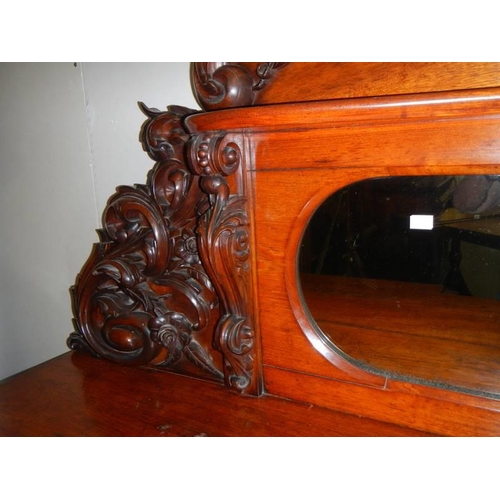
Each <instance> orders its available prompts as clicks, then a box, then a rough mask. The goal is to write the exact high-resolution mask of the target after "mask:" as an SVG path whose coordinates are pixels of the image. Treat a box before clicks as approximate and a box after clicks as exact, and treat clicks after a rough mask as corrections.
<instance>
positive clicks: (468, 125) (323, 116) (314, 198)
mask: <svg viewBox="0 0 500 500" xmlns="http://www.w3.org/2000/svg"><path fill="white" fill-rule="evenodd" d="M282 71H285V68H283V70H282ZM186 123H187V126H188V127H189V129H190V131H191V132H193V133H197V134H203V133H206V132H207V131H209V130H213V129H215V130H231V131H233V132H232V134H233V136H240V135H241V136H243V137H244V138H245V140H246V141H247V142H248V146H247V148H248V150H249V155H248V157H247V158H246V159H245V161H244V164H243V168H244V169H245V170H246V172H247V176H248V178H249V179H250V181H251V185H252V192H251V210H252V214H253V215H252V224H253V227H254V228H255V233H254V234H255V247H254V248H253V251H254V252H255V263H256V273H255V276H256V278H255V288H256V293H257V296H258V309H259V320H258V324H259V325H260V332H261V342H262V360H263V370H264V384H265V389H266V391H267V392H268V393H272V394H276V395H280V396H283V397H287V398H291V399H295V400H299V401H304V402H310V403H312V404H321V405H324V406H326V407H329V408H331V409H334V410H340V411H347V412H349V413H353V414H357V415H364V416H366V417H370V418H375V419H380V420H383V421H386V422H391V423H397V424H399V425H407V426H410V427H414V428H418V429H420V430H425V431H428V432H434V433H437V434H443V435H468V436H469V435H498V434H500V401H499V400H498V399H496V398H495V397H484V395H483V394H481V393H480V389H479V390H478V391H476V392H474V391H470V390H469V391H457V390H450V387H447V386H446V384H444V383H441V384H440V383H436V384H435V385H434V386H432V385H430V384H429V385H426V384H422V383H418V382H415V381H412V380H410V379H406V378H404V377H403V378H399V379H398V377H392V376H387V374H381V373H375V372H373V371H371V370H367V369H366V368H363V367H362V366H360V363H354V362H352V361H351V360H349V358H347V357H346V356H345V355H343V354H342V352H341V351H340V349H332V347H331V345H328V344H327V343H326V342H324V340H323V339H322V337H321V335H319V334H318V331H317V329H316V327H315V326H314V324H312V323H311V318H310V317H309V315H308V313H307V311H306V310H305V308H304V304H303V299H302V292H301V289H300V285H299V283H298V277H297V255H298V250H299V248H300V245H301V238H302V235H303V231H304V228H305V226H306V224H307V222H308V221H309V219H310V218H311V216H312V214H313V213H314V211H315V210H316V208H317V207H319V206H320V205H321V203H322V202H323V201H324V200H325V199H327V198H328V197H329V196H330V195H331V194H332V193H334V192H335V191H338V190H339V189H341V188H342V187H344V186H346V185H348V184H351V183H353V182H356V181H359V180H362V179H366V178H372V177H387V176H394V175H405V176H408V175H444V176H448V175H467V174H471V175H472V174H477V175H483V174H491V175H498V174H500V167H499V165H500V155H499V151H500V139H499V138H500V89H499V88H491V89H488V90H485V89H482V90H460V91H452V92H441V93H432V94H415V95H408V96H386V97H381V98H360V99H345V100H343V99H339V100H330V101H323V102H309V103H297V104H290V105H269V106H262V107H256V106H254V107H252V108H249V109H246V110H244V111H243V110H237V109H228V110H223V111H220V112H217V113H216V114H215V113H214V114H209V113H207V114H199V115H193V116H190V117H188V118H187V121H186ZM353 314H355V313H354V312H353ZM378 328H380V329H381V330H383V331H384V332H385V333H387V331H388V330H390V324H388V322H387V321H381V322H380V324H379V325H378ZM493 357H494V355H493ZM490 358H491V356H490ZM442 370H443V371H446V366H443V367H442ZM477 377H478V378H480V377H481V375H477ZM491 383H494V379H491ZM476 388H477V387H476ZM481 389H484V386H483V387H482V388H481Z"/></svg>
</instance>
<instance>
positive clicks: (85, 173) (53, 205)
mask: <svg viewBox="0 0 500 500" xmlns="http://www.w3.org/2000/svg"><path fill="white" fill-rule="evenodd" d="M138 101H143V102H144V103H145V104H146V105H148V106H149V107H156V108H159V109H165V108H166V106H167V105H169V104H179V105H184V106H188V107H192V108H198V106H197V104H196V101H195V100H194V97H193V95H192V92H191V88H190V84H189V64H188V63H83V64H80V63H78V64H77V66H76V67H75V66H74V64H73V63H2V64H0V238H1V244H0V380H1V379H3V378H5V377H8V376H10V375H12V374H15V373H17V372H19V371H22V370H25V369H27V368H29V367H31V366H34V365H36V364H38V363H41V362H43V361H45V360H47V359H50V358H52V357H54V356H56V355H58V354H62V353H64V352H66V351H67V347H66V338H67V336H68V334H69V333H70V332H71V331H72V329H73V326H72V323H71V318H72V312H71V301H70V296H69V291H68V289H69V287H70V286H71V285H72V284H73V283H74V280H75V276H76V274H77V273H78V272H79V270H80V268H81V266H82V265H83V264H84V262H85V260H86V259H87V257H88V255H89V253H90V250H91V247H92V244H93V243H94V242H96V241H97V239H98V238H97V234H96V233H95V229H97V228H98V227H100V225H101V222H100V217H101V213H102V210H103V209H104V207H105V205H106V201H107V199H108V198H109V197H110V196H111V195H112V194H113V192H114V190H115V187H116V186H117V185H119V184H134V183H143V182H144V181H145V179H146V174H147V171H148V170H149V169H150V168H151V167H152V165H153V162H152V160H151V159H150V158H149V157H148V156H147V154H146V153H145V152H144V151H143V150H142V146H141V144H140V142H139V131H140V128H141V125H142V123H143V122H144V121H145V120H146V117H145V116H144V115H143V114H142V113H141V112H140V110H139V108H138V105H137V102H138Z"/></svg>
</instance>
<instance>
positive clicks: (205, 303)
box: [0, 63, 500, 436]
mask: <svg viewBox="0 0 500 500" xmlns="http://www.w3.org/2000/svg"><path fill="white" fill-rule="evenodd" d="M191 76H192V82H193V88H194V91H195V94H196V98H197V100H198V102H199V103H200V106H201V107H202V108H203V109H205V110H216V111H209V112H205V113H197V112H194V111H193V110H187V109H185V108H180V107H175V106H173V107H170V108H169V109H168V110H167V111H165V112H161V111H157V110H149V109H147V108H146V107H143V109H144V111H145V112H146V114H147V115H148V116H149V119H148V121H147V122H146V124H145V126H144V128H143V143H144V147H145V149H146V151H147V152H148V153H149V154H150V156H151V157H152V158H153V159H154V160H155V161H156V164H155V166H154V167H153V169H152V170H151V172H150V173H149V175H148V178H147V181H146V183H145V184H141V185H136V186H134V187H120V188H118V190H117V193H115V195H113V196H112V197H111V198H110V200H109V202H108V205H107V207H106V209H105V212H104V214H103V229H102V230H101V231H100V232H99V235H100V242H99V243H97V244H96V245H95V247H94V249H93V251H92V252H91V255H90V257H89V260H88V261H87V263H86V264H85V265H84V267H83V268H82V271H81V273H80V275H79V276H78V278H77V280H76V283H75V286H74V287H73V288H72V298H73V310H74V316H75V320H74V322H75V332H74V333H73V334H72V335H71V336H70V339H69V341H68V343H69V345H70V347H71V348H76V349H80V350H85V351H87V352H89V353H92V354H93V355H94V356H97V357H101V358H106V359H96V358H91V357H85V356H82V355H80V354H75V355H73V356H69V355H64V356H62V357H60V358H57V359H55V360H52V361H51V362H48V363H46V364H44V365H42V366H40V367H36V368H34V369H32V370H29V371H28V372H25V373H23V374H20V375H19V376H16V377H14V378H12V379H11V380H9V381H6V382H5V383H3V384H2V385H1V386H0V403H1V404H2V412H1V413H0V433H2V434H3V435H429V434H437V435H464V436H469V435H498V434H499V433H500V399H498V398H497V397H495V395H494V394H493V393H497V392H498V390H495V389H494V388H493V387H494V385H495V382H494V377H491V376H490V378H489V379H487V377H486V374H485V376H482V375H483V374H479V373H478V372H475V373H474V376H471V377H470V379H471V380H470V382H471V384H472V383H474V385H471V386H470V387H468V388H467V390H463V391H458V390H450V387H448V386H445V385H443V383H442V381H441V383H440V384H434V385H432V384H425V383H422V382H417V381H415V380H413V379H411V378H410V377H408V378H406V379H401V378H400V379H398V378H397V377H393V376H389V375H388V374H387V373H383V372H375V371H373V370H367V369H366V366H362V364H361V363H359V362H355V361H353V359H352V358H349V357H347V356H346V355H345V354H344V353H342V352H341V349H340V348H341V347H342V346H335V345H332V342H331V341H327V340H325V336H324V335H323V334H322V333H321V331H320V330H319V328H318V327H317V325H316V324H315V323H314V321H313V320H312V319H311V316H310V315H309V313H308V311H307V308H306V307H305V306H304V302H303V296H302V291H301V288H300V284H299V281H298V275H297V254H298V249H299V247H300V244H301V239H302V235H303V233H304V228H305V227H306V224H307V222H308V221H309V219H310V217H311V215H312V214H313V212H314V211H315V209H316V208H317V207H318V206H319V205H320V204H321V203H322V202H323V201H324V200H325V199H326V198H327V197H328V196H329V195H330V194H332V193H333V192H334V191H336V190H338V189H340V188H342V187H343V186H346V185H348V184H351V183H353V182H355V181H358V180H361V179H366V178H370V177H387V176H394V175H396V176H398V175H405V176H406V175H419V176H421V175H466V174H478V175H479V174H496V175H498V174H500V64H498V63H394V64H387V63H286V64H285V63H194V64H193V66H192V75H191ZM328 319H329V320H333V321H335V318H328ZM387 321H388V320H387V319H385V320H384V321H380V323H379V324H377V325H376V326H377V328H379V329H380V331H382V332H383V333H384V335H385V336H386V338H387V335H388V334H389V332H388V325H387ZM403 323H404V321H403ZM407 326H409V325H408V324H407ZM356 334H357V335H359V334H360V331H357V332H356ZM427 334H428V335H430V334H431V331H428V332H427ZM384 335H381V337H380V338H383V337H384ZM389 340H390V339H388V338H387V342H389ZM344 341H345V343H346V344H347V343H349V342H350V343H351V344H352V343H353V337H352V336H349V337H347V336H345V338H344V340H343V342H344ZM387 354H388V353H387V352H385V355H386V357H387ZM393 354H394V355H395V354H397V353H395V352H394V353H393ZM359 355H360V356H362V353H360V354H359ZM431 359H432V360H433V362H434V364H435V367H434V369H435V370H436V371H437V372H439V370H441V373H444V372H445V371H446V370H447V369H448V368H449V366H445V365H444V364H445V360H444V359H441V360H440V359H439V357H438V356H434V358H431ZM108 360H110V361H113V362H115V363H116V362H117V363H122V364H124V365H126V366H122V365H118V364H113V363H110V362H108ZM390 361H391V360H390V358H389V360H388V361H387V362H390ZM398 361H400V360H398ZM490 361H491V362H492V363H494V360H490ZM132 364H140V365H146V367H142V368H138V367H133V366H130V365H132ZM440 365H441V366H440ZM165 370H169V371H175V372H177V374H174V373H168V372H166V371H165ZM180 374H182V376H181V375H180ZM490 375H491V374H490ZM191 377H196V379H195V378H191ZM453 380H455V381H456V379H453V378H451V379H450V378H449V379H446V382H448V383H450V384H451V385H453ZM481 384H482V385H481ZM228 389H230V390H228ZM231 390H232V391H235V392H236V393H237V394H235V393H234V392H231ZM481 391H483V392H481ZM485 391H489V393H490V394H485ZM258 395H261V397H260V398H256V397H253V396H258Z"/></svg>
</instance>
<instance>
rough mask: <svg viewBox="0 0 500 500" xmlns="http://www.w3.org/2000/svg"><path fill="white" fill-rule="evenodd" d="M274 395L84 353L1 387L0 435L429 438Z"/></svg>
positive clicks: (66, 356)
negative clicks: (234, 389)
mask: <svg viewBox="0 0 500 500" xmlns="http://www.w3.org/2000/svg"><path fill="white" fill-rule="evenodd" d="M425 435H429V434H428V433H424V432H418V431H415V430H412V429H409V428H405V427H401V426H397V425H390V424H386V423H383V422H377V421H375V420H370V419H366V418H360V417H357V416H353V415H348V414H345V413H342V412H335V411H331V410H327V409H325V408H321V407H320V406H318V405H312V404H301V403H297V402H293V401H288V400H286V399H283V398H278V397H274V396H269V395H266V396H263V397H261V398H255V397H250V396H240V395H237V394H235V393H233V392H231V391H228V390H227V389H225V388H224V387H223V386H221V385H219V384H217V383H214V382H209V381H199V380H196V379H193V378H189V377H185V376H181V375H176V374H167V373H162V372H159V371H153V370H151V369H144V368H138V367H126V366H122V365H118V364H115V363H112V362H109V361H106V360H100V359H96V358H92V357H90V356H87V355H82V354H79V353H73V354H69V353H68V354H64V355H62V356H60V357H58V358H55V359H53V360H51V361H48V362H46V363H44V364H42V365H39V366H37V367H34V368H32V369H30V370H28V371H26V372H23V373H21V374H19V375H16V376H14V377H11V378H10V379H8V380H7V381H4V382H3V383H1V384H0V436H35V437H36V436H153V437H167V436H179V437H183V436H185V437H188V436H201V437H204V436H207V437H216V436H425Z"/></svg>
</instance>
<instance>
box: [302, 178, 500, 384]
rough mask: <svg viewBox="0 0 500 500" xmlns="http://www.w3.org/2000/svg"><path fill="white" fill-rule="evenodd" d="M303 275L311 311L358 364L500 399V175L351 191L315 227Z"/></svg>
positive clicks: (394, 182) (330, 204) (362, 185)
mask: <svg viewBox="0 0 500 500" xmlns="http://www.w3.org/2000/svg"><path fill="white" fill-rule="evenodd" d="M415 216H417V217H415ZM422 216H423V217H422ZM422 224H423V225H422ZM299 271H300V277H301V282H302V288H303V293H304V297H305V301H306V303H307V306H308V308H309V310H310V312H311V315H312V316H313V318H314V319H315V320H316V322H317V323H318V325H319V327H320V329H321V330H322V331H323V333H324V334H325V335H326V336H327V337H328V338H329V339H330V340H331V341H332V342H333V343H334V344H335V345H336V346H338V347H339V348H340V349H341V350H342V351H343V352H345V354H347V355H348V356H349V357H351V358H353V359H356V360H359V361H360V362H361V363H362V364H365V365H368V366H370V367H371V368H373V369H374V370H375V371H377V369H379V370H381V371H384V372H390V373H394V374H396V375H400V376H408V377H416V378H418V379H423V380H427V381H432V382H436V383H445V384H449V385H451V386H457V387H461V388H465V389H470V390H473V391H474V390H478V391H486V392H493V393H495V394H497V393H499V394H500V377H497V375H496V374H497V373H499V374H500V324H499V321H500V315H499V306H500V302H499V300H500V176H487V175H483V176H420V177H415V176H413V177H388V178H378V179H367V180H364V181H361V182H358V183H355V184H351V185H349V186H347V187H345V188H343V189H341V190H340V191H338V192H336V193H334V194H333V195H332V196H331V197H330V198H328V199H327V200H326V201H325V202H324V203H323V204H322V205H321V207H320V208H319V209H318V210H317V211H316V213H315V214H314V216H313V217H312V219H311V220H310V223H309V225H308V227H307V229H306V231H305V234H304V237H303V241H302V245H301V250H300V256H299ZM453 297H454V298H453ZM327 304H328V305H327ZM366 311H371V312H370V316H369V317H368V316H366V315H368V312H366ZM365 316H366V317H365ZM462 317H463V320H462V319H461V318H462ZM447 318H448V319H449V321H450V322H449V324H447V323H446V321H447ZM437 325H439V328H437ZM389 331H390V335H389V334H388V333H387V332H389ZM381 332H383V334H382V333H381ZM384 342H387V343H388V344H390V347H388V345H384ZM472 344H478V345H480V347H479V348H478V352H476V353H472V354H471V355H470V357H464V354H463V353H467V352H468V351H471V347H470V346H471V345H472ZM426 345H427V347H426ZM419 346H420V347H419ZM457 346H459V347H457ZM426 351H427V352H426ZM479 351H481V353H479ZM484 352H486V353H487V354H486V355H485V354H484ZM377 353H379V354H377ZM391 353H392V354H391ZM391 356H392V358H391ZM486 358H488V359H486ZM417 365H419V366H417ZM438 365H439V366H438ZM426 367H427V368H426ZM488 370H489V371H491V372H495V373H494V375H493V374H492V375H491V377H490V379H489V380H488V381H482V380H480V379H482V378H484V377H483V376H482V375H481V376H480V375H478V374H479V373H480V372H482V373H483V374H484V373H485V372H486V371H488ZM497 378H498V382H497ZM497 386H498V389H497Z"/></svg>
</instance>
